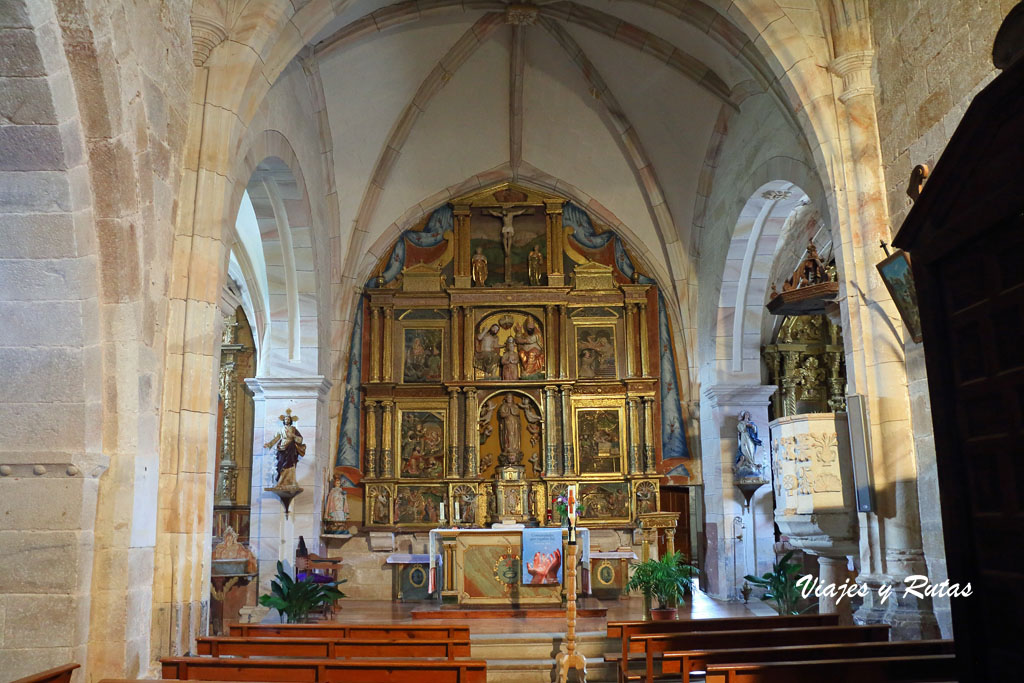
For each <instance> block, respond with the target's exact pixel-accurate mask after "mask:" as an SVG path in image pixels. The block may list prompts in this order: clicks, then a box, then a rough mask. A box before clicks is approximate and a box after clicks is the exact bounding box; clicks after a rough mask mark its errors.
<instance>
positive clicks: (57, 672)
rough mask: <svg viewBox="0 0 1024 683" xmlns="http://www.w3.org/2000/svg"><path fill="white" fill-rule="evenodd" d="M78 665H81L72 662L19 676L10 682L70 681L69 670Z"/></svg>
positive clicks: (41, 682)
mask: <svg viewBox="0 0 1024 683" xmlns="http://www.w3.org/2000/svg"><path fill="white" fill-rule="evenodd" d="M79 666H81V665H80V664H75V663H73V662H72V663H71V664H65V665H64V666H58V667H56V668H53V669H47V670H46V671H43V672H41V673H37V674H33V675H31V676H25V677H24V678H19V679H18V680H16V681H11V683H69V681H71V672H72V671H74V670H75V669H77V668H78V667H79Z"/></svg>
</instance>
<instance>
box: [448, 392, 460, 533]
mask: <svg viewBox="0 0 1024 683" xmlns="http://www.w3.org/2000/svg"><path fill="white" fill-rule="evenodd" d="M459 391H460V389H459V388H458V387H448V433H449V434H451V439H452V442H451V443H450V444H448V478H449V479H457V478H459V477H461V476H462V468H461V467H460V466H459V454H460V453H461V452H462V450H461V448H460V441H461V439H460V438H459ZM452 514H454V508H453V509H452Z"/></svg>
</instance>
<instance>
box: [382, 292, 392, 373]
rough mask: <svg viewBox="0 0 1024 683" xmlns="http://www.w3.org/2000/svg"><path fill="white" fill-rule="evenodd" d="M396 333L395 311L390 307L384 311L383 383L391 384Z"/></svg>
mask: <svg viewBox="0 0 1024 683" xmlns="http://www.w3.org/2000/svg"><path fill="white" fill-rule="evenodd" d="M394 333H395V309H393V308H391V307H390V306H388V307H386V308H385V309H384V372H383V373H381V375H382V381H384V382H390V381H391V373H392V368H393V367H394V363H393V362H392V360H391V357H392V355H393V351H394V344H393V343H392V340H393V339H394Z"/></svg>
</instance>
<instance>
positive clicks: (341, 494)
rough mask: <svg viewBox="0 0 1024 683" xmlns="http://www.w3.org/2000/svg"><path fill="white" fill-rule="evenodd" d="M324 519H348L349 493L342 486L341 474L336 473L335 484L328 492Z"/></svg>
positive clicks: (330, 520)
mask: <svg viewBox="0 0 1024 683" xmlns="http://www.w3.org/2000/svg"><path fill="white" fill-rule="evenodd" d="M324 519H325V520H326V521H328V522H345V521H348V494H347V493H345V489H344V488H342V486H341V476H340V475H337V474H336V475H334V486H333V487H332V488H331V490H330V493H328V494H327V505H326V509H325V510H324Z"/></svg>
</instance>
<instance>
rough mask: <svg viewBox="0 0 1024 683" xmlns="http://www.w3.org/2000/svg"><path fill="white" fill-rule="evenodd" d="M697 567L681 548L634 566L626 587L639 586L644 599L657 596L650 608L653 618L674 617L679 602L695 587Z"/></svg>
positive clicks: (631, 588)
mask: <svg viewBox="0 0 1024 683" xmlns="http://www.w3.org/2000/svg"><path fill="white" fill-rule="evenodd" d="M696 574H697V568H696V567H694V566H693V565H692V564H690V563H688V562H687V561H686V558H685V557H683V554H682V553H681V552H678V551H677V552H673V553H665V555H663V556H662V557H660V558H659V559H657V560H647V561H646V562H641V563H640V564H638V565H636V566H635V567H634V568H633V575H632V576H630V577H629V583H628V584H626V589H627V590H629V591H634V590H638V591H640V592H641V593H643V595H644V600H645V602H650V600H651V598H654V599H656V600H657V602H658V607H657V608H656V609H652V610H651V619H652V620H653V621H672V620H673V619H675V618H676V605H678V604H679V603H680V602H682V600H683V597H684V595H685V594H686V593H687V592H688V591H691V590H693V577H694V576H696Z"/></svg>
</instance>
